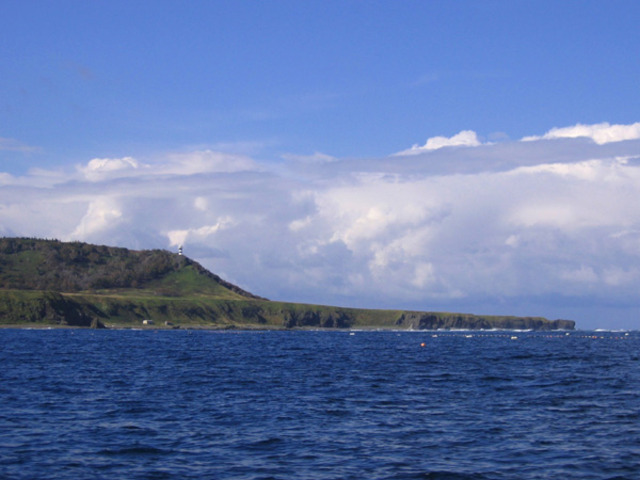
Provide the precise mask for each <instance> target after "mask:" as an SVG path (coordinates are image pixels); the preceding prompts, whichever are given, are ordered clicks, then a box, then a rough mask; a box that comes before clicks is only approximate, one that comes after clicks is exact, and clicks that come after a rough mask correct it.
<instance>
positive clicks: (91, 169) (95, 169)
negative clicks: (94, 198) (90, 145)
mask: <svg viewBox="0 0 640 480" xmlns="http://www.w3.org/2000/svg"><path fill="white" fill-rule="evenodd" d="M139 167H140V165H139V164H138V162H137V160H135V159H133V158H131V157H124V158H94V159H93V160H90V161H89V163H87V165H86V166H78V167H77V168H78V170H79V171H80V172H82V174H83V175H84V176H85V178H87V179H88V180H91V181H97V180H102V179H105V178H109V177H113V176H124V175H127V174H129V173H131V172H132V171H134V170H137V169H138V168H139Z"/></svg>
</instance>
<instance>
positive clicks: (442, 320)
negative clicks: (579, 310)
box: [396, 312, 575, 330]
mask: <svg viewBox="0 0 640 480" xmlns="http://www.w3.org/2000/svg"><path fill="white" fill-rule="evenodd" d="M396 325H397V326H399V327H405V328H410V329H414V330H442V329H444V330H451V329H468V330H492V329H504V330H573V329H574V328H575V322H574V321H572V320H552V321H550V320H547V319H545V318H541V317H512V316H505V317H497V316H482V315H470V314H447V313H440V314H435V313H421V312H409V313H403V314H402V315H401V316H400V318H399V319H398V320H397V321H396Z"/></svg>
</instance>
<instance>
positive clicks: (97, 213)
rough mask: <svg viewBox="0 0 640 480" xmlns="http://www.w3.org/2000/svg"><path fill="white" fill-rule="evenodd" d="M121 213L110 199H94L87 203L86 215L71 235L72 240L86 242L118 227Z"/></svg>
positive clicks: (115, 203)
mask: <svg viewBox="0 0 640 480" xmlns="http://www.w3.org/2000/svg"><path fill="white" fill-rule="evenodd" d="M121 217H122V211H121V210H120V208H119V207H118V205H117V202H115V201H114V200H113V199H111V198H96V199H95V200H93V201H92V202H91V203H89V208H88V209H87V213H86V214H85V215H84V217H82V219H81V220H80V223H79V224H78V226H77V227H76V229H75V230H74V231H73V232H72V233H71V237H72V238H77V239H80V240H88V239H91V238H92V237H93V235H95V234H96V233H100V232H101V231H104V230H107V229H113V228H114V227H117V226H118V222H119V220H120V218H121Z"/></svg>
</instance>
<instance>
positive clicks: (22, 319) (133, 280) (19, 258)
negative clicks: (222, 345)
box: [0, 238, 575, 330]
mask: <svg viewBox="0 0 640 480" xmlns="http://www.w3.org/2000/svg"><path fill="white" fill-rule="evenodd" d="M144 320H147V321H148V320H152V321H153V322H154V325H156V326H160V325H165V324H169V325H172V326H174V327H178V326H191V327H193V326H201V327H212V328H229V327H242V328H294V327H322V328H401V329H452V328H459V329H534V330H555V329H573V328H574V326H575V323H574V322H573V321H569V320H554V321H549V320H546V319H544V318H540V317H513V316H482V315H471V314H457V313H443V312H407V311H400V310H367V309H354V308H339V307H328V306H319V305H303V304H294V303H286V302H272V301H269V300H267V299H264V298H261V297H259V296H257V295H254V294H252V293H249V292H247V291H245V290H243V289H241V288H239V287H237V286H235V285H233V284H231V283H229V282H226V281H225V280H223V279H221V278H220V277H219V276H217V275H215V274H213V273H211V272H209V271H208V270H206V269H205V268H203V267H202V266H201V265H200V264H198V263H197V262H195V261H193V260H191V259H189V258H187V257H185V256H182V255H178V254H175V253H171V252H168V251H165V250H142V251H134V250H128V249H125V248H116V247H108V246H99V245H91V244H86V243H80V242H69V243H65V242H60V241H57V240H40V239H32V238H0V325H1V324H5V325H22V324H47V325H69V326H94V327H101V326H114V327H127V326H129V327H131V326H140V325H141V324H142V323H143V321H144Z"/></svg>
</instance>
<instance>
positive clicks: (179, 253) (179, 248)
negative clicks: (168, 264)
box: [178, 245, 182, 255]
mask: <svg viewBox="0 0 640 480" xmlns="http://www.w3.org/2000/svg"><path fill="white" fill-rule="evenodd" d="M178 255H182V245H180V246H179V247H178Z"/></svg>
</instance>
